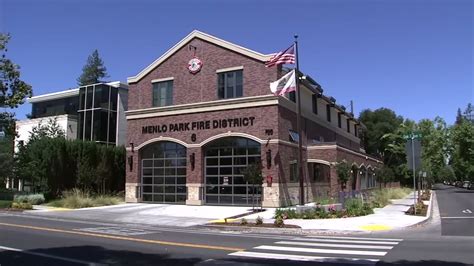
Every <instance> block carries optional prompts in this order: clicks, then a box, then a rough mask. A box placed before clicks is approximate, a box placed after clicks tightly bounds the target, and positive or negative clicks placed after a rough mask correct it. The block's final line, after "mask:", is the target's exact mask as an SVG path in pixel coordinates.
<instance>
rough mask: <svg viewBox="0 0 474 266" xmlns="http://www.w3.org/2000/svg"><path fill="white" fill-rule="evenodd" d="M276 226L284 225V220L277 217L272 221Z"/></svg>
mask: <svg viewBox="0 0 474 266" xmlns="http://www.w3.org/2000/svg"><path fill="white" fill-rule="evenodd" d="M273 224H274V225H275V226H276V227H283V226H284V225H285V222H284V221H283V218H281V217H277V218H276V219H275V222H274V223H273Z"/></svg>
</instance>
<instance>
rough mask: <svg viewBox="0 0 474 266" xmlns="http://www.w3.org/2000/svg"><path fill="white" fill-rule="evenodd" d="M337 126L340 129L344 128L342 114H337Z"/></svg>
mask: <svg viewBox="0 0 474 266" xmlns="http://www.w3.org/2000/svg"><path fill="white" fill-rule="evenodd" d="M337 126H338V127H339V128H342V118H341V113H337Z"/></svg>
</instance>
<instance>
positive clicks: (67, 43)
mask: <svg viewBox="0 0 474 266" xmlns="http://www.w3.org/2000/svg"><path fill="white" fill-rule="evenodd" d="M473 2H474V1H470V0H431V1H428V0H423V1H421V0H390V1H389V0H386V1H383V0H360V1H350V0H346V1H344V0H339V1H338V0H293V1H290V0H286V1H279V0H274V1H256V0H241V1H235V0H227V1H218V0H213V1H211V0H200V1H184V0H174V1H151V0H134V1H132V0H129V1H121V0H114V1H113V0H94V1H93V0H69V1H62V0H44V1H40V0H0V32H4V33H5V32H8V33H10V34H11V37H12V39H11V41H10V43H9V45H8V53H7V57H8V58H10V59H12V60H13V61H14V62H15V63H16V64H18V65H20V67H21V78H22V80H24V81H26V82H27V83H29V84H30V85H32V87H33V93H34V95H40V94H45V93H50V92H56V91H60V90H65V89H68V88H73V87H76V85H77V82H76V79H77V77H78V76H79V75H80V74H81V70H82V67H83V66H84V64H85V63H86V60H87V57H88V55H90V54H91V53H92V51H93V50H94V49H98V50H99V53H100V56H101V57H102V59H103V60H104V62H105V65H106V67H107V70H108V74H109V76H110V77H109V78H108V80H110V81H115V80H120V81H126V80H127V77H131V76H134V75H136V74H137V73H138V72H140V71H141V70H142V69H143V68H145V67H146V66H148V65H149V64H151V63H152V62H153V61H154V60H155V59H156V58H158V57H159V56H161V55H162V54H163V53H164V52H165V51H167V50H168V49H169V48H170V47H172V46H173V45H174V44H176V43H177V42H178V41H180V40H181V39H182V38H184V37H185V36H186V35H187V34H189V33H190V32H191V31H192V30H194V29H197V30H200V31H203V32H206V33H209V34H211V35H214V36H216V37H219V38H221V39H224V40H227V41H230V42H233V43H236V44H238V45H241V46H244V47H247V48H249V49H252V50H255V51H258V52H261V53H264V54H268V53H274V52H278V51H279V50H282V49H284V48H286V47H288V46H289V45H290V44H291V43H292V42H293V35H294V34H298V36H299V37H298V40H299V42H298V44H299V48H298V49H299V62H300V70H302V71H303V72H304V73H306V74H308V75H310V76H311V77H312V78H313V79H314V80H316V81H317V82H318V83H319V84H321V86H322V87H323V89H324V93H325V94H326V95H330V96H333V97H335V98H336V99H337V103H338V104H341V105H345V106H348V105H349V102H350V101H351V100H353V101H354V109H355V112H356V113H357V114H358V113H359V112H360V111H362V110H363V109H367V108H369V109H372V110H374V109H377V108H380V107H386V108H390V109H392V110H394V111H395V112H396V113H397V114H399V115H402V116H403V117H405V118H410V119H413V120H416V121H418V120H420V119H423V118H428V119H433V118H435V117H436V116H440V117H442V118H444V119H445V120H446V121H447V122H448V123H449V124H452V123H453V122H454V120H455V117H456V111H457V109H458V108H462V109H464V108H465V107H466V105H467V103H469V102H474V84H473V76H474V74H473V73H474V71H473V70H474V67H473V63H474V52H473V16H474V15H473V14H474V4H473ZM14 112H15V113H16V115H17V118H18V119H24V118H25V114H27V113H30V112H31V105H30V104H28V103H26V104H24V105H22V106H20V107H19V108H18V109H15V110H14Z"/></svg>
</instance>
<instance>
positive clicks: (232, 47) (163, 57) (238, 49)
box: [127, 30, 272, 83]
mask: <svg viewBox="0 0 474 266" xmlns="http://www.w3.org/2000/svg"><path fill="white" fill-rule="evenodd" d="M194 38H199V39H201V40H204V41H207V42H209V43H212V44H215V45H218V46H220V47H223V48H226V49H228V50H231V51H234V52H236V53H239V54H242V55H245V56H248V57H250V58H253V59H255V60H258V61H261V62H265V61H267V60H268V59H270V58H271V56H272V54H269V55H264V54H261V53H259V52H256V51H253V50H250V49H248V48H245V47H242V46H239V45H237V44H234V43H231V42H228V41H225V40H222V39H219V38H217V37H215V36H212V35H210V34H207V33H204V32H200V31H198V30H194V31H192V32H191V33H190V34H188V35H187V36H186V37H184V39H182V40H181V41H179V42H178V43H176V44H175V45H174V46H173V47H171V48H170V49H169V50H168V51H166V52H165V53H164V54H163V55H161V56H160V57H159V58H158V59H156V60H155V61H154V62H153V63H151V64H150V65H149V66H147V67H146V68H145V69H143V70H142V71H141V72H140V73H138V74H137V75H135V76H133V77H129V78H127V81H128V83H136V82H138V81H140V80H141V79H142V78H143V77H145V76H146V75H147V74H149V73H150V72H151V71H153V69H155V68H156V67H158V66H159V65H160V64H161V63H163V62H164V61H166V59H168V58H169V57H171V56H172V55H173V54H174V53H176V52H177V51H178V50H179V49H181V48H182V47H183V46H185V45H186V44H187V43H189V42H190V41H191V40H192V39H194Z"/></svg>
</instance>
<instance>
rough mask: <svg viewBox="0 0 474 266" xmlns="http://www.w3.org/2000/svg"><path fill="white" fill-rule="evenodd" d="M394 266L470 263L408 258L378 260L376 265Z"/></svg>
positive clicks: (464, 264) (468, 265) (462, 265)
mask: <svg viewBox="0 0 474 266" xmlns="http://www.w3.org/2000/svg"><path fill="white" fill-rule="evenodd" d="M379 265H380V266H394V265H414V266H425V265H426V266H428V265H432V266H470V265H472V264H467V263H461V262H449V261H439V260H421V261H408V260H399V261H395V262H379V263H377V266H379Z"/></svg>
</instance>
